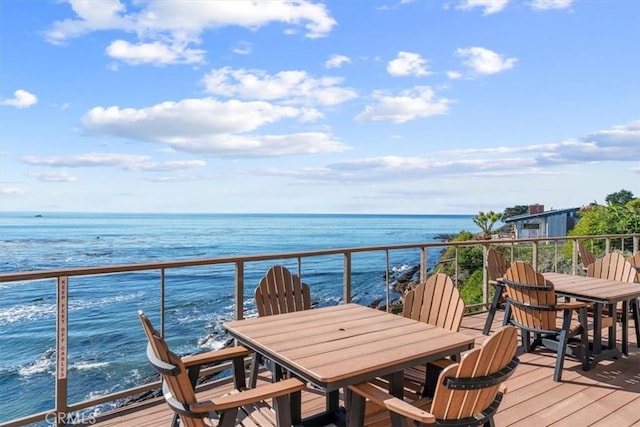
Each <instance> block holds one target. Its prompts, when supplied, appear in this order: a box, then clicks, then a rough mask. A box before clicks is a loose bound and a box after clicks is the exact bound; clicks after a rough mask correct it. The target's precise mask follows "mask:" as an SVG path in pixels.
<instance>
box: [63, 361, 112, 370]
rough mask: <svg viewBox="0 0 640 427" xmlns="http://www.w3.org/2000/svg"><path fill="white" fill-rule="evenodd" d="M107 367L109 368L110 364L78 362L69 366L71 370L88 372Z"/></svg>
mask: <svg viewBox="0 0 640 427" xmlns="http://www.w3.org/2000/svg"><path fill="white" fill-rule="evenodd" d="M105 366H109V362H77V363H74V364H72V365H71V366H69V369H77V370H78V371H88V370H90V369H98V368H104V367H105Z"/></svg>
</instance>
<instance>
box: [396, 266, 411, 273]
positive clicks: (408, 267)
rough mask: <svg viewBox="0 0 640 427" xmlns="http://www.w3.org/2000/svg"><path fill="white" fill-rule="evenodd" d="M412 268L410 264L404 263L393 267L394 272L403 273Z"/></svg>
mask: <svg viewBox="0 0 640 427" xmlns="http://www.w3.org/2000/svg"><path fill="white" fill-rule="evenodd" d="M410 268H411V266H410V265H408V264H402V265H397V266H394V267H391V271H392V272H394V273H403V272H405V271H407V270H409V269H410Z"/></svg>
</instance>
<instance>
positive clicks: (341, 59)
mask: <svg viewBox="0 0 640 427" xmlns="http://www.w3.org/2000/svg"><path fill="white" fill-rule="evenodd" d="M350 63H351V58H349V57H348V56H345V55H331V57H329V59H327V62H325V63H324V66H325V68H340V67H342V65H344V64H350Z"/></svg>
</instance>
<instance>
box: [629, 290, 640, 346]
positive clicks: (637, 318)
mask: <svg viewBox="0 0 640 427" xmlns="http://www.w3.org/2000/svg"><path fill="white" fill-rule="evenodd" d="M638 311H640V310H639V309H638V298H634V299H632V300H631V315H632V316H633V323H634V326H635V330H636V347H640V313H639V312H638Z"/></svg>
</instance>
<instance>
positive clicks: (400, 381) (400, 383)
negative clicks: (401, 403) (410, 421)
mask: <svg viewBox="0 0 640 427" xmlns="http://www.w3.org/2000/svg"><path fill="white" fill-rule="evenodd" d="M389 393H390V394H392V395H393V396H395V397H397V398H398V399H404V371H400V372H394V373H393V374H391V375H390V377H389ZM389 416H390V417H391V425H392V426H402V425H406V422H407V420H406V419H405V417H403V416H402V415H399V414H397V413H396V412H393V411H390V412H389Z"/></svg>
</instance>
